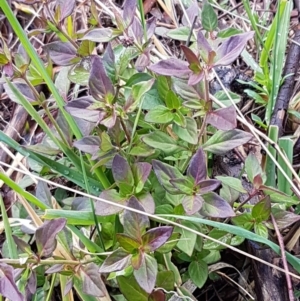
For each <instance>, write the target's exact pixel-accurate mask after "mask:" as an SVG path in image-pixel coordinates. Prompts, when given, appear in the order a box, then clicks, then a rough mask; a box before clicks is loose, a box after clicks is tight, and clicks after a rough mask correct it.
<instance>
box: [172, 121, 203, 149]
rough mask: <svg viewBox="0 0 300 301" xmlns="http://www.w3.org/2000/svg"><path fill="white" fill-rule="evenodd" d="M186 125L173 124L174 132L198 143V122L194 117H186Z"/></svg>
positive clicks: (192, 142) (181, 137) (193, 142)
mask: <svg viewBox="0 0 300 301" xmlns="http://www.w3.org/2000/svg"><path fill="white" fill-rule="evenodd" d="M185 122H186V127H185V128H183V127H181V126H178V125H177V124H174V125H173V131H174V133H175V134H176V135H177V136H178V137H179V138H180V139H182V140H183V141H186V142H188V143H190V144H193V145H196V144H197V143H198V135H197V123H196V121H195V119H194V118H191V117H185Z"/></svg>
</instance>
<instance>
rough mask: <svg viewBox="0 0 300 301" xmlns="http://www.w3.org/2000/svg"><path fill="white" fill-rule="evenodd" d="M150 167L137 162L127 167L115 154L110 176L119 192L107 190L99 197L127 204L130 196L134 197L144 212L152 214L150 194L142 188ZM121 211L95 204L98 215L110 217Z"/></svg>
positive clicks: (152, 203) (124, 160)
mask: <svg viewBox="0 0 300 301" xmlns="http://www.w3.org/2000/svg"><path fill="white" fill-rule="evenodd" d="M151 169H152V166H151V164H149V163H146V162H138V163H134V164H132V166H130V165H129V163H128V162H127V160H126V159H125V158H123V157H122V156H120V155H119V154H117V155H116V156H115V157H114V159H113V161H112V174H113V177H114V180H115V183H116V185H117V186H118V187H119V191H116V190H115V189H109V190H105V191H102V192H101V194H100V197H102V198H104V199H106V200H109V201H112V202H117V203H119V204H123V205H125V204H127V202H128V200H129V199H130V197H131V196H133V195H135V196H136V197H137V198H138V199H139V200H140V202H141V204H142V207H143V209H145V211H146V212H149V213H153V212H154V207H155V205H154V201H153V198H152V196H151V194H150V193H148V192H144V191H143V188H144V185H145V183H146V181H147V179H148V176H149V174H150V172H151ZM121 210H122V209H121V208H119V207H116V206H113V205H110V204H105V203H102V202H96V213H97V214H98V215H110V214H115V213H118V212H120V211H121Z"/></svg>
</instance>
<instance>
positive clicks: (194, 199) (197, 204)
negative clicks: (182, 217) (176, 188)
mask: <svg viewBox="0 0 300 301" xmlns="http://www.w3.org/2000/svg"><path fill="white" fill-rule="evenodd" d="M202 205H203V198H202V197H201V195H198V194H196V195H186V196H185V197H184V198H183V201H182V206H183V208H184V211H185V212H186V214H188V215H192V214H194V213H196V212H198V211H199V210H200V209H201V208H202Z"/></svg>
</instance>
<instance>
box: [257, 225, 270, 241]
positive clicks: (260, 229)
mask: <svg viewBox="0 0 300 301" xmlns="http://www.w3.org/2000/svg"><path fill="white" fill-rule="evenodd" d="M254 232H255V233H256V234H257V235H260V236H262V237H264V238H268V236H269V233H268V228H267V227H266V226H265V225H263V224H262V223H255V224H254Z"/></svg>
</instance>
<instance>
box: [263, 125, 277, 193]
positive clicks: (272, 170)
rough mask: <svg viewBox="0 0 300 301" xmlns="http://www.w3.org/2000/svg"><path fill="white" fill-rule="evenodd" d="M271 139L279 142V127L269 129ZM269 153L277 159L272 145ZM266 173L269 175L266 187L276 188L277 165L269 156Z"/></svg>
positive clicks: (272, 126)
mask: <svg viewBox="0 0 300 301" xmlns="http://www.w3.org/2000/svg"><path fill="white" fill-rule="evenodd" d="M268 136H269V138H270V139H271V140H272V141H274V142H275V143H277V140H278V126H275V125H271V126H270V127H269V135H268ZM268 150H269V152H270V153H271V154H272V155H273V157H275V158H276V149H275V148H274V147H273V146H272V145H270V144H269V145H268ZM265 172H266V175H267V180H266V183H265V184H266V185H267V186H271V187H274V188H276V165H275V163H274V161H273V160H272V159H271V158H270V157H269V156H267V159H266V168H265Z"/></svg>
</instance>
